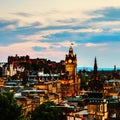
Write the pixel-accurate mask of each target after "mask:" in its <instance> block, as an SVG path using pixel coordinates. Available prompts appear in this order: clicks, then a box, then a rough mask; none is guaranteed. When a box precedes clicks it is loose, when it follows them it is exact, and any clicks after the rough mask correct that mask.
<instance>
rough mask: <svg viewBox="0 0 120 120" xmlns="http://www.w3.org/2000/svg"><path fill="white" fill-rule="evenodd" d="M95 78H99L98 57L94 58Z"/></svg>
mask: <svg viewBox="0 0 120 120" xmlns="http://www.w3.org/2000/svg"><path fill="white" fill-rule="evenodd" d="M94 80H98V70H97V59H96V57H95V60H94Z"/></svg>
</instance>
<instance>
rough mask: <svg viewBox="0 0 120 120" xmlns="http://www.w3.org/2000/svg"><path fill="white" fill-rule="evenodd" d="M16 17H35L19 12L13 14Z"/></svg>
mask: <svg viewBox="0 0 120 120" xmlns="http://www.w3.org/2000/svg"><path fill="white" fill-rule="evenodd" d="M13 14H14V15H18V16H21V17H32V16H33V15H32V14H30V13H25V12H18V13H13Z"/></svg>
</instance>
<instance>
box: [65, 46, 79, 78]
mask: <svg viewBox="0 0 120 120" xmlns="http://www.w3.org/2000/svg"><path fill="white" fill-rule="evenodd" d="M76 67H77V58H76V54H74V53H73V48H72V46H70V48H69V53H68V55H66V57H65V71H66V73H67V75H68V79H75V76H76Z"/></svg>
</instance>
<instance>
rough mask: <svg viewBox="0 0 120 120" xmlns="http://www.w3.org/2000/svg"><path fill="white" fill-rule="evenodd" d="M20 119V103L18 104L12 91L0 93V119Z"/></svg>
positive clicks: (21, 112) (21, 115)
mask: <svg viewBox="0 0 120 120" xmlns="http://www.w3.org/2000/svg"><path fill="white" fill-rule="evenodd" d="M8 119H9V120H22V119H23V111H22V105H18V104H17V101H16V99H15V98H14V96H13V93H0V120H8Z"/></svg>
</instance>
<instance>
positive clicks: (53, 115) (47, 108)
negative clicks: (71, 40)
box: [31, 101, 66, 120]
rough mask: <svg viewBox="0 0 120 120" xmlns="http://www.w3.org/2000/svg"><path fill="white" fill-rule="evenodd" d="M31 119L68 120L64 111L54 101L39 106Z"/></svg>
mask: <svg viewBox="0 0 120 120" xmlns="http://www.w3.org/2000/svg"><path fill="white" fill-rule="evenodd" d="M31 120H66V116H64V115H63V111H62V110H61V109H60V108H58V107H56V104H55V103H54V102H51V101H48V102H44V103H43V104H41V105H40V106H39V107H37V108H36V109H35V110H34V111H33V112H32V115H31Z"/></svg>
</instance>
